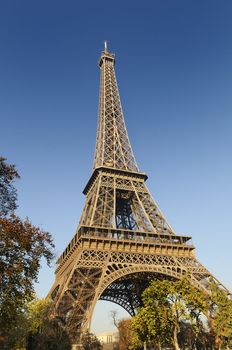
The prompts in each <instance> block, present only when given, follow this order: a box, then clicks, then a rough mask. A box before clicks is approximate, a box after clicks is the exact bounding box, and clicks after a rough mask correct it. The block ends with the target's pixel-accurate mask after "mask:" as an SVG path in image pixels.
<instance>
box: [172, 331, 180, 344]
mask: <svg viewBox="0 0 232 350" xmlns="http://www.w3.org/2000/svg"><path fill="white" fill-rule="evenodd" d="M177 330H178V328H177V326H175V327H174V331H173V345H174V347H175V350H180V347H179V343H178V339H177Z"/></svg>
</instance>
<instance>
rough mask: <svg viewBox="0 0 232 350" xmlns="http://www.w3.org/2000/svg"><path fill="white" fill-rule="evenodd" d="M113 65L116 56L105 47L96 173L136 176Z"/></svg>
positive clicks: (102, 63) (102, 61) (135, 167)
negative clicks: (118, 172)
mask: <svg viewBox="0 0 232 350" xmlns="http://www.w3.org/2000/svg"><path fill="white" fill-rule="evenodd" d="M114 64H115V55H114V54H112V53H110V52H109V51H108V49H107V45H106V43H105V49H104V51H102V53H101V57H100V60H99V67H100V72H101V78H100V94H99V115H98V129H97V141H96V151H95V158H94V169H96V168H98V167H102V166H105V167H110V168H115V169H124V170H127V171H133V172H134V171H138V167H137V164H136V160H135V157H134V154H133V151H132V148H131V145H130V141H129V138H128V134H127V130H126V125H125V121H124V117H123V112H122V106H121V101H120V96H119V92H118V86H117V81H116V76H115V71H114Z"/></svg>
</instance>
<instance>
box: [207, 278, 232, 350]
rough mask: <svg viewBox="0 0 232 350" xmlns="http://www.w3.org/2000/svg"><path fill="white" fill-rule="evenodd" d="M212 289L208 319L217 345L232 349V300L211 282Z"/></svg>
mask: <svg viewBox="0 0 232 350" xmlns="http://www.w3.org/2000/svg"><path fill="white" fill-rule="evenodd" d="M210 288H211V298H210V303H209V304H210V305H209V312H208V319H209V325H210V327H211V330H212V333H213V336H214V338H215V345H216V346H217V347H218V348H221V347H228V346H229V347H231V348H232V300H231V299H230V298H228V295H227V293H226V292H225V291H224V290H223V289H221V288H219V287H218V285H217V284H216V283H215V282H213V281H212V282H211V285H210Z"/></svg>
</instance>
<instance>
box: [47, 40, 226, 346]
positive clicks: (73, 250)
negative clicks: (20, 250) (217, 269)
mask: <svg viewBox="0 0 232 350" xmlns="http://www.w3.org/2000/svg"><path fill="white" fill-rule="evenodd" d="M114 63H115V57H114V55H113V54H111V53H109V52H108V50H107V48H106V47H105V50H104V51H103V52H102V55H101V58H100V62H99V66H100V71H101V82H100V102H99V119H98V130H97V143H96V151H95V159H94V170H93V174H92V176H91V178H90V180H89V182H88V183H87V185H86V187H85V189H84V194H85V195H86V202H85V206H84V209H83V212H82V215H81V218H80V222H79V225H78V228H77V232H76V234H75V235H74V237H73V239H72V240H71V242H70V243H69V244H68V246H67V247H66V248H65V250H64V252H63V253H62V255H61V256H60V257H59V259H58V261H57V269H56V280H55V282H54V285H53V286H52V288H51V291H50V293H49V296H50V297H51V298H52V299H53V310H52V315H53V316H54V317H59V319H60V320H62V322H63V325H64V327H65V328H66V330H67V332H68V334H69V336H70V339H71V341H72V343H73V349H77V348H81V334H82V332H84V331H86V330H87V329H88V328H89V327H90V323H91V317H92V314H93V310H94V307H95V305H96V302H97V301H98V300H100V299H101V300H108V301H112V302H114V303H116V304H119V305H120V306H122V307H123V308H124V309H125V310H127V311H128V313H129V314H130V315H134V314H135V312H136V309H137V307H138V306H140V305H141V294H142V292H143V290H144V289H145V288H146V287H147V285H148V284H149V282H150V280H152V279H153V278H160V279H163V278H166V279H178V278H181V277H182V276H183V275H184V274H186V273H187V274H189V275H190V277H191V283H193V284H194V285H195V286H196V287H197V288H200V289H204V290H206V291H207V288H208V284H209V279H210V278H213V279H214V281H215V282H216V283H217V284H218V285H220V286H221V288H224V289H225V290H226V288H225V287H223V286H222V285H221V284H220V282H219V281H218V280H216V278H215V277H213V276H212V275H211V274H210V272H209V271H208V270H207V269H206V268H205V267H204V266H203V265H201V264H200V263H199V262H198V261H197V259H196V258H195V249H194V246H193V245H192V242H191V237H189V236H180V235H176V234H175V232H174V231H173V229H172V228H171V226H170V225H169V224H168V222H167V220H166V219H165V217H164V215H163V214H162V212H161V211H160V209H159V208H158V206H157V204H156V203H155V201H154V199H153V198H152V196H151V194H150V192H149V190H148V188H147V186H146V184H145V181H146V179H147V176H146V174H144V173H141V172H139V170H138V166H137V164H136V161H135V158H134V155H133V152H132V149H131V146H130V142H129V139H128V135H127V131H126V127H125V122H124V117H123V112H122V107H121V102H120V98H119V92H118V87H117V82H116V78H115V72H114ZM227 292H228V291H227ZM228 293H229V292H228ZM78 344H79V345H78Z"/></svg>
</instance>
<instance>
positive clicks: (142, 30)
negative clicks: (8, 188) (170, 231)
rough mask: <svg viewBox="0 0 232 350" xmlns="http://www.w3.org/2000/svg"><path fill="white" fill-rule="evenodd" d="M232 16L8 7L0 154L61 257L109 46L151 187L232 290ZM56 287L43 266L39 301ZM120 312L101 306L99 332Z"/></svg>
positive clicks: (75, 215) (2, 12)
mask: <svg viewBox="0 0 232 350" xmlns="http://www.w3.org/2000/svg"><path fill="white" fill-rule="evenodd" d="M231 18H232V2H231V1H230V0H228V1H223V0H222V1H215V0H208V1H207V0H199V1H198V0H194V1H190V0H183V1H181V0H152V1H146V0H145V1H137V2H136V1H128V0H127V1H126V0H125V1H121V0H118V1H114V2H109V1H101V2H99V1H77V0H75V1H71V0H66V1H59V0H56V1H52V0H46V1H45V0H40V1H26V0H21V1H17V0H14V1H13V0H2V1H1V2H0V120H1V123H0V151H1V154H2V155H3V156H5V157H7V158H8V161H9V162H11V163H14V164H16V166H17V168H18V170H19V172H20V174H21V180H20V181H18V182H17V188H18V190H19V209H18V213H19V215H20V216H22V217H25V216H28V217H29V218H30V219H31V221H32V222H33V223H34V224H35V225H40V226H41V227H43V228H44V229H46V230H48V231H50V232H51V233H52V235H53V237H54V241H55V244H56V252H57V255H59V254H60V253H61V252H62V250H63V248H64V247H65V246H66V244H67V243H68V242H69V241H70V239H71V238H72V236H73V234H74V232H75V229H76V226H77V224H78V221H79V217H80V214H81V210H82V207H83V204H84V196H83V195H82V190H83V188H84V186H85V184H86V183H87V180H88V178H89V176H90V175H91V169H92V161H93V153H94V147H95V135H96V126H97V110H98V89H99V69H98V67H97V62H98V58H99V55H100V52H101V50H102V48H103V42H104V40H105V39H107V40H108V41H109V48H110V50H111V51H112V52H114V53H116V74H117V78H118V84H119V89H120V94H121V99H122V104H123V109H124V114H125V118H126V124H127V128H128V132H129V136H130V140H131V143H132V146H133V149H134V152H135V155H136V158H137V161H138V163H139V166H140V170H141V171H145V172H147V174H148V176H149V179H148V186H149V189H150V191H151V192H152V194H153V195H154V198H155V199H156V201H157V202H158V204H159V206H160V208H161V210H162V211H163V212H164V214H165V216H166V217H167V219H168V221H169V222H170V224H171V225H172V226H173V227H174V229H175V230H176V232H177V233H179V234H186V235H192V236H193V241H194V244H195V245H196V248H197V257H198V258H199V260H200V261H201V262H202V263H203V264H204V265H205V266H206V267H207V268H208V269H209V270H210V271H211V272H212V273H213V274H214V275H216V276H217V277H218V278H219V279H220V280H221V281H222V282H223V283H224V284H225V285H226V286H227V287H229V288H230V289H232V278H231V266H232V252H231V249H232V248H231V247H232V228H231V217H232V204H231V199H232V187H231V180H232V164H231V158H232V157H231V149H232V138H231V134H232V118H231V116H232V98H231V93H232V65H231V62H232V20H231ZM53 280H54V269H49V268H47V267H46V266H45V265H44V264H43V266H42V269H41V273H40V279H39V284H38V285H37V286H36V290H37V292H38V295H39V296H41V297H42V296H45V295H46V293H47V292H48V291H49V289H50V287H51V285H52V283H53ZM112 309H116V307H115V306H114V305H113V304H109V303H108V304H107V303H106V302H105V303H104V302H101V303H99V305H98V307H97V309H96V312H95V315H94V322H93V323H94V324H93V328H94V330H95V331H96V332H99V331H102V330H107V329H109V328H110V327H111V325H110V320H109V318H108V314H109V310H112ZM100 315H101V316H100ZM120 315H124V314H123V313H121V314H120Z"/></svg>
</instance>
